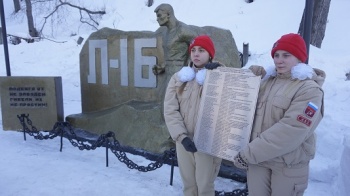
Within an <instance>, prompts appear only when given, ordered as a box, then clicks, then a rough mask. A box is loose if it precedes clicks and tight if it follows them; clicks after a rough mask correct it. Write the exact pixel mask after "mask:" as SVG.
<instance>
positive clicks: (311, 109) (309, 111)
mask: <svg viewBox="0 0 350 196" xmlns="http://www.w3.org/2000/svg"><path fill="white" fill-rule="evenodd" d="M317 110H318V107H317V105H315V104H314V103H312V102H309V103H308V104H307V106H306V108H305V110H304V113H305V114H306V116H308V117H310V118H312V117H314V115H315V113H316V112H317Z"/></svg>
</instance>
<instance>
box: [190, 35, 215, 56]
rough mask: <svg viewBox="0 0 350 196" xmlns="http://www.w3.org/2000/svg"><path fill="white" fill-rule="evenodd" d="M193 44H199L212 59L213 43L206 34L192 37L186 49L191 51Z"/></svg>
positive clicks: (213, 54) (213, 52)
mask: <svg viewBox="0 0 350 196" xmlns="http://www.w3.org/2000/svg"><path fill="white" fill-rule="evenodd" d="M194 46H200V47H202V48H204V49H205V50H206V51H207V52H208V53H209V56H210V57H211V58H212V59H213V58H214V56H215V48H214V43H213V41H212V40H211V39H210V37H209V36H207V35H200V36H198V37H196V38H194V39H193V40H192V42H191V44H190V47H189V48H188V51H189V52H190V53H191V50H192V48H193V47H194Z"/></svg>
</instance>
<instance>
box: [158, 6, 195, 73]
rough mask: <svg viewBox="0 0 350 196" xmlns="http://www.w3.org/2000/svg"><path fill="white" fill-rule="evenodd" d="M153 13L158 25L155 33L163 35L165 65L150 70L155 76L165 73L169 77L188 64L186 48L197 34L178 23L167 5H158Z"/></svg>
mask: <svg viewBox="0 0 350 196" xmlns="http://www.w3.org/2000/svg"><path fill="white" fill-rule="evenodd" d="M154 12H155V13H156V15H157V21H158V23H159V25H160V28H159V29H158V30H157V32H156V33H162V35H163V50H164V56H165V64H162V65H155V66H154V67H153V68H152V70H153V73H154V74H155V75H158V74H161V73H164V72H165V74H167V75H168V76H170V77H171V76H172V75H173V74H174V73H175V72H177V71H178V70H180V69H181V68H182V66H184V65H186V64H187V63H188V59H189V55H188V47H189V45H190V42H191V41H192V40H193V38H195V37H196V36H197V35H198V33H197V32H195V31H194V29H193V28H191V27H190V26H189V25H187V24H185V23H183V22H181V21H178V20H177V19H176V18H175V14H174V9H173V7H172V6H171V5H169V4H160V5H159V6H158V7H157V8H156V9H155V10H154ZM162 27H163V28H162ZM164 27H166V28H164Z"/></svg>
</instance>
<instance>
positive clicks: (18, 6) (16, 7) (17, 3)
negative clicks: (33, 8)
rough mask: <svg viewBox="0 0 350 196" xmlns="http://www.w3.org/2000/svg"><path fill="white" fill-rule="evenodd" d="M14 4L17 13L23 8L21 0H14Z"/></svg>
mask: <svg viewBox="0 0 350 196" xmlns="http://www.w3.org/2000/svg"><path fill="white" fill-rule="evenodd" d="M13 5H14V6H15V13H17V12H18V11H19V10H21V4H20V3H19V0H13Z"/></svg>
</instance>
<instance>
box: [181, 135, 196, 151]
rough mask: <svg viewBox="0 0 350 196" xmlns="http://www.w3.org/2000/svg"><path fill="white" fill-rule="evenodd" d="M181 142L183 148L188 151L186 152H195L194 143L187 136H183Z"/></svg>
mask: <svg viewBox="0 0 350 196" xmlns="http://www.w3.org/2000/svg"><path fill="white" fill-rule="evenodd" d="M181 144H182V145H183V146H184V148H185V149H186V150H187V151H188V152H197V148H196V146H195V145H194V142H193V141H192V140H191V139H190V138H189V137H185V138H184V139H183V140H182V141H181Z"/></svg>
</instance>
